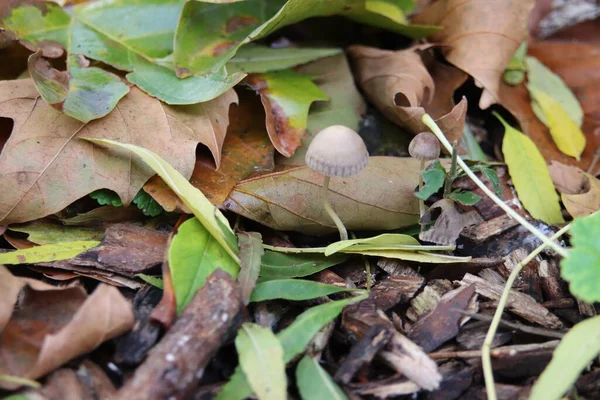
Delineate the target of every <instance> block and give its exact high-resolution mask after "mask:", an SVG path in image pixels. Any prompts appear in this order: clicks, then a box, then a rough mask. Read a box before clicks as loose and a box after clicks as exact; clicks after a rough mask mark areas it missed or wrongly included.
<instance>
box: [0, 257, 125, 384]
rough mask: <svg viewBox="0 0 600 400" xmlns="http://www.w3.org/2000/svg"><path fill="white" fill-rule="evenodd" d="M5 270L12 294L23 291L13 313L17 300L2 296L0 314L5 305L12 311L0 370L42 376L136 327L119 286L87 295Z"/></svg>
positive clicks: (0, 347) (1, 342) (0, 346)
mask: <svg viewBox="0 0 600 400" xmlns="http://www.w3.org/2000/svg"><path fill="white" fill-rule="evenodd" d="M0 274H2V275H4V278H3V279H2V280H0V281H1V282H4V284H6V283H7V281H6V278H8V282H10V286H9V293H13V294H14V293H17V294H18V293H19V292H21V293H22V298H21V300H20V301H19V307H18V308H17V309H16V310H14V311H12V304H10V303H12V302H14V300H12V301H11V299H10V298H9V299H6V297H5V296H2V298H3V299H4V300H5V301H2V302H1V303H0V310H1V311H0V317H2V316H3V315H6V310H7V308H6V307H10V308H9V310H10V311H12V316H11V317H10V320H9V321H8V322H7V324H6V325H5V326H3V328H4V329H3V330H2V334H1V335H0V353H1V357H2V359H3V363H2V364H0V374H6V375H14V376H18V377H22V378H27V379H36V378H39V377H41V376H43V375H45V374H46V373H48V372H50V371H52V370H53V369H55V368H57V367H59V366H60V365H62V364H64V363H65V362H67V361H69V360H71V359H73V358H75V357H77V356H79V355H82V354H85V353H88V352H90V351H92V350H93V349H95V348H96V347H98V346H99V345H100V344H101V343H102V342H104V341H106V340H108V339H110V338H113V337H115V336H118V335H120V334H122V333H124V332H125V331H127V330H128V329H130V328H131V327H132V326H133V323H134V316H133V311H132V310H131V306H130V304H129V302H128V301H127V300H126V299H125V298H124V297H123V296H122V295H121V294H120V293H119V291H118V290H117V289H116V288H114V287H111V286H107V285H103V284H100V285H99V286H98V287H97V288H96V290H95V291H94V292H93V293H92V294H91V295H90V296H88V295H87V294H86V292H85V290H84V289H83V288H82V287H81V286H70V287H61V288H53V287H50V286H49V285H45V284H42V283H41V282H37V281H34V280H30V279H25V278H16V277H13V276H12V275H11V274H10V273H9V272H8V271H6V269H4V267H2V266H0ZM11 290H12V291H11ZM3 293H5V292H4V291H3ZM9 297H10V294H9ZM6 300H8V301H6ZM1 322H2V321H1V320H0V323H1ZM0 327H1V325H0ZM0 385H1V386H2V387H3V388H5V389H14V386H13V385H8V384H6V383H1V384H0Z"/></svg>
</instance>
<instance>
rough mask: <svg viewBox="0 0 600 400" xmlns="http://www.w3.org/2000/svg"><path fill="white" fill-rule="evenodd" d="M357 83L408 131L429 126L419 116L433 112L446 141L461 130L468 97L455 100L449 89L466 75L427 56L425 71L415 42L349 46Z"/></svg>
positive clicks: (380, 109)
mask: <svg viewBox="0 0 600 400" xmlns="http://www.w3.org/2000/svg"><path fill="white" fill-rule="evenodd" d="M348 51H349V54H350V56H351V57H352V59H353V61H354V65H355V67H356V75H357V80H358V84H359V86H360V87H361V88H362V89H363V90H364V91H365V94H366V95H367V97H368V98H369V100H371V101H372V102H373V104H374V105H375V106H376V107H377V108H378V109H379V111H381V112H382V113H383V114H384V115H385V116H386V117H387V118H388V119H390V120H391V121H392V122H394V123H395V124H397V125H400V126H402V127H404V128H406V129H408V130H409V131H410V132H412V133H413V134H415V135H416V134H418V133H420V132H423V131H428V128H427V127H426V126H425V125H424V124H423V123H422V122H421V117H422V116H423V114H424V113H425V112H427V113H429V114H431V115H432V117H433V118H435V119H436V122H437V123H438V125H439V126H440V128H441V129H442V130H443V131H444V133H445V134H446V136H447V137H448V139H449V140H450V141H454V140H457V141H460V139H461V138H462V135H463V127H464V122H465V115H466V112H467V101H466V99H463V100H461V101H460V103H458V104H457V105H454V104H453V102H452V94H453V93H454V91H455V90H456V89H457V88H458V87H459V86H460V85H462V83H464V81H465V80H466V78H467V76H466V75H465V74H464V73H463V72H461V71H460V70H457V69H455V68H453V67H450V66H446V65H443V64H440V63H438V62H436V61H434V60H433V59H431V60H430V70H431V74H430V72H429V71H428V70H427V67H426V66H425V64H424V63H423V60H422V58H421V55H419V47H413V48H410V49H407V50H400V51H388V50H380V49H376V48H373V47H366V46H351V47H350V48H349V50H348Z"/></svg>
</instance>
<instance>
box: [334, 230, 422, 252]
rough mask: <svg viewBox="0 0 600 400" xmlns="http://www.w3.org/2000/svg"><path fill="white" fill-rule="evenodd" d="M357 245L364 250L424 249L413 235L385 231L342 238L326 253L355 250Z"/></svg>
mask: <svg viewBox="0 0 600 400" xmlns="http://www.w3.org/2000/svg"><path fill="white" fill-rule="evenodd" d="M357 246H360V247H362V249H363V250H367V249H377V250H383V249H387V250H392V249H393V250H413V249H414V250H424V249H420V248H419V247H420V246H421V244H420V243H419V241H418V240H417V239H415V238H414V237H412V236H409V235H402V234H399V233H398V234H394V233H384V234H383V235H379V236H374V237H369V238H364V239H351V240H341V241H339V242H335V243H331V244H330V245H329V246H327V248H326V249H325V255H326V256H330V255H332V254H334V253H337V252H341V251H343V250H355V249H356V248H357Z"/></svg>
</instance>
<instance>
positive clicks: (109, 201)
mask: <svg viewBox="0 0 600 400" xmlns="http://www.w3.org/2000/svg"><path fill="white" fill-rule="evenodd" d="M89 196H90V197H91V198H92V199H94V200H96V201H97V202H98V204H100V205H101V206H113V207H121V206H122V205H123V202H122V201H121V198H120V197H119V195H118V194H117V193H116V192H114V191H112V190H110V189H98V190H94V191H93V192H92V193H90V194H89Z"/></svg>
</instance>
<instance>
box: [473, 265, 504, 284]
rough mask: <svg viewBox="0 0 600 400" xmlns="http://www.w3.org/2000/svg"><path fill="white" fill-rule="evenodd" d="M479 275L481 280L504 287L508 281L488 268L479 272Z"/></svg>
mask: <svg viewBox="0 0 600 400" xmlns="http://www.w3.org/2000/svg"><path fill="white" fill-rule="evenodd" d="M478 275H479V277H480V278H482V279H484V280H485V281H487V282H490V283H495V284H498V285H504V283H505V282H506V279H505V278H504V277H503V276H502V275H500V274H499V273H498V272H496V270H494V269H492V268H486V269H484V270H483V271H481V272H479V274H478Z"/></svg>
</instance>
